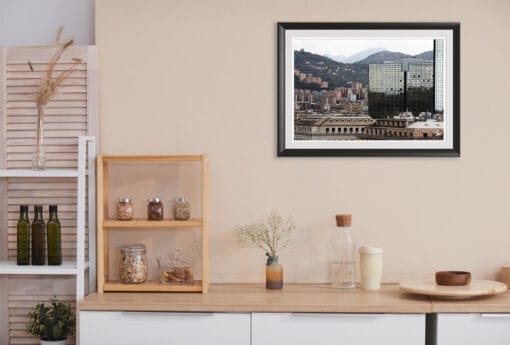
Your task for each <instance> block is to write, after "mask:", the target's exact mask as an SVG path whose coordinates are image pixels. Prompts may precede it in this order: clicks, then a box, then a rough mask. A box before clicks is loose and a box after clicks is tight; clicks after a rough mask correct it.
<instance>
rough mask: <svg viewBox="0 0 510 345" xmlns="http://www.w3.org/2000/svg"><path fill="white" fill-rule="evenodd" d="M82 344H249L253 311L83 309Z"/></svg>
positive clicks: (81, 323) (81, 322) (81, 315)
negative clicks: (114, 310) (190, 311)
mask: <svg viewBox="0 0 510 345" xmlns="http://www.w3.org/2000/svg"><path fill="white" fill-rule="evenodd" d="M79 324H80V333H79V338H80V345H105V344H108V345H116V344H121V345H140V344H150V345H170V344H171V345H250V314H248V313H246V314H233V313H168V312H113V311H109V312H102V311H82V312H80V316H79Z"/></svg>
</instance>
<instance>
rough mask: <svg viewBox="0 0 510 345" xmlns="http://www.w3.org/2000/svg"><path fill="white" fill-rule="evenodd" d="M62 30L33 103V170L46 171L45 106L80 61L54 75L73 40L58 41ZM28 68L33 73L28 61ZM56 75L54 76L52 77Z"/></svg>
mask: <svg viewBox="0 0 510 345" xmlns="http://www.w3.org/2000/svg"><path fill="white" fill-rule="evenodd" d="M62 31H63V28H60V29H59V30H58V32H57V38H56V39H55V45H56V46H58V47H59V49H58V50H57V51H56V52H55V54H54V55H53V57H52V58H51V60H50V62H49V63H48V70H47V71H46V72H45V73H44V75H43V77H42V78H41V79H40V80H39V85H38V88H37V92H36V95H35V102H36V105H37V127H36V132H35V135H36V137H35V148H34V156H33V159H32V169H33V170H45V169H46V148H45V144H44V141H45V137H44V114H45V110H46V105H47V104H48V103H49V102H50V101H51V100H52V99H53V98H54V97H55V96H56V95H57V93H58V88H59V87H60V86H61V85H62V83H63V82H64V80H66V79H67V78H68V77H69V76H70V75H71V73H73V72H74V71H75V70H76V66H77V65H78V64H79V63H81V62H82V61H81V59H79V58H72V61H73V63H72V64H71V66H70V67H69V68H67V69H64V70H62V71H60V72H59V73H55V67H56V66H57V63H58V61H59V59H60V57H61V56H62V54H63V53H64V51H65V50H66V49H67V48H69V47H70V46H71V45H72V44H73V43H74V40H72V39H70V40H68V41H65V42H61V41H60V37H61V35H62ZM28 67H29V68H30V70H31V71H32V72H34V66H33V65H32V63H31V62H30V61H28ZM54 74H56V75H54Z"/></svg>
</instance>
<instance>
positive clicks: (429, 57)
mask: <svg viewBox="0 0 510 345" xmlns="http://www.w3.org/2000/svg"><path fill="white" fill-rule="evenodd" d="M414 57H417V58H420V59H425V60H432V58H433V57H434V51H433V50H429V51H426V52H423V53H421V54H418V55H415V56H414Z"/></svg>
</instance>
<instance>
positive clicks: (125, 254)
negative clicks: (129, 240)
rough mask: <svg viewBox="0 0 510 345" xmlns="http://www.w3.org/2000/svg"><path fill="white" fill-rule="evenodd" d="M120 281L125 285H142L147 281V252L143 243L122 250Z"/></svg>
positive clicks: (127, 246)
mask: <svg viewBox="0 0 510 345" xmlns="http://www.w3.org/2000/svg"><path fill="white" fill-rule="evenodd" d="M119 275H120V281H121V282H122V283H124V284H141V283H144V282H145V281H146V280H147V275H148V270H147V251H146V249H145V245H143V244H141V243H136V244H130V245H126V246H124V247H122V248H120V263H119Z"/></svg>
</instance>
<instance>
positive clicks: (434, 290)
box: [399, 279, 507, 298]
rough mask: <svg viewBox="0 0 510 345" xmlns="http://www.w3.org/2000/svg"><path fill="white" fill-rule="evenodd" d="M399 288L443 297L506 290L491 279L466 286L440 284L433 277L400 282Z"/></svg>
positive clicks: (501, 284)
mask: <svg viewBox="0 0 510 345" xmlns="http://www.w3.org/2000/svg"><path fill="white" fill-rule="evenodd" d="M399 288H400V290H402V291H404V292H409V293H414V294H419V295H426V296H435V297H443V298H471V297H477V296H490V295H495V294H498V293H501V292H505V291H506V290H507V287H506V285H505V284H504V283H501V282H496V281H493V280H473V281H471V284H469V285H466V286H442V285H437V284H436V282H435V281H434V279H420V280H409V281H404V282H401V283H400V284H399Z"/></svg>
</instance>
